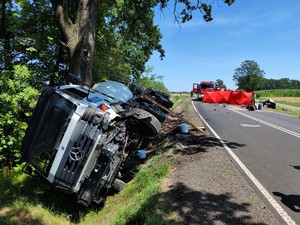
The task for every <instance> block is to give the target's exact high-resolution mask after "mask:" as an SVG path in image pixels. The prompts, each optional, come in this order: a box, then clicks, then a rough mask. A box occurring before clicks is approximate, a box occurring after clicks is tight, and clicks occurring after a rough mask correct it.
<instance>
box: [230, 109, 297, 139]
mask: <svg viewBox="0 0 300 225" xmlns="http://www.w3.org/2000/svg"><path fill="white" fill-rule="evenodd" d="M228 109H229V108H228ZM229 110H231V111H233V112H235V113H237V114H240V115H242V116H245V117H247V118H249V119H252V120H255V121H257V122H260V123H262V124H265V125H267V126H269V127H272V128H275V129H277V130H280V131H282V132H285V133H287V134H290V135H293V136H295V137H297V138H300V134H299V133H297V132H294V131H291V130H288V129H285V128H283V127H280V126H277V125H275V124H272V123H269V122H267V121H264V120H261V119H258V118H256V117H254V116H250V115H247V114H245V113H242V112H240V111H235V110H233V109H229Z"/></svg>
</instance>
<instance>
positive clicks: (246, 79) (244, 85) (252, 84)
mask: <svg viewBox="0 0 300 225" xmlns="http://www.w3.org/2000/svg"><path fill="white" fill-rule="evenodd" d="M264 74H265V72H264V71H263V70H262V69H260V67H259V65H258V64H257V62H255V61H254V60H245V61H244V62H242V63H241V66H240V67H238V68H236V69H235V72H234V75H233V80H234V81H235V83H236V85H237V86H238V89H241V90H245V91H255V90H259V89H260V86H261V85H262V83H263V79H264Z"/></svg>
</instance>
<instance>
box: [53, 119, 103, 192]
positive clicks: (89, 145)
mask: <svg viewBox="0 0 300 225" xmlns="http://www.w3.org/2000/svg"><path fill="white" fill-rule="evenodd" d="M85 123H86V126H85V128H84V130H83V131H82V132H81V134H80V135H79V137H78V138H77V140H76V141H69V143H68V146H67V148H66V151H65V153H64V156H63V158H62V161H61V163H60V166H59V167H58V170H57V172H56V176H55V180H54V184H55V185H56V186H58V187H60V188H62V189H67V190H72V189H73V188H74V186H75V185H76V183H77V181H78V178H79V176H80V174H81V173H82V170H83V168H84V166H85V164H86V162H87V159H88V158H89V156H90V154H93V157H92V160H91V161H92V162H89V165H88V168H87V169H86V171H84V173H85V175H86V176H88V175H89V173H90V172H91V170H92V169H93V168H94V166H95V164H96V161H97V156H96V155H97V154H96V152H95V151H97V148H95V145H96V143H95V142H96V140H97V137H98V136H99V135H100V130H99V129H97V126H94V125H93V124H88V123H87V122H85Z"/></svg>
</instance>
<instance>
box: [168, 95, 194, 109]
mask: <svg viewBox="0 0 300 225" xmlns="http://www.w3.org/2000/svg"><path fill="white" fill-rule="evenodd" d="M187 98H191V95H190V94H185V93H183V94H171V97H170V99H171V100H172V101H173V102H174V105H173V107H172V108H173V109H175V108H176V107H177V106H178V104H179V103H180V102H182V101H184V100H185V99H187Z"/></svg>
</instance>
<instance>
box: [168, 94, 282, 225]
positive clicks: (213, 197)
mask: <svg viewBox="0 0 300 225" xmlns="http://www.w3.org/2000/svg"><path fill="white" fill-rule="evenodd" d="M189 105H190V106H191V100H190V99H187V100H185V101H184V102H182V103H181V104H180V105H179V106H178V107H177V108H176V109H175V113H176V115H179V116H177V120H176V116H173V117H172V116H171V118H169V120H168V121H167V123H166V127H168V124H170V123H171V124H172V123H173V124H172V125H171V126H173V127H177V128H176V129H174V131H173V133H172V138H173V145H172V146H169V151H168V154H171V155H172V157H173V160H172V163H171V174H170V176H169V178H168V179H167V180H165V182H164V185H163V188H162V196H164V197H163V198H165V200H167V201H169V202H170V203H171V205H172V208H173V209H174V210H175V215H174V218H175V220H176V222H178V223H179V224H281V223H280V222H279V221H278V220H277V219H276V217H275V215H274V214H273V213H272V211H271V210H269V208H268V207H267V205H266V204H265V203H264V202H263V201H262V199H261V198H260V197H259V195H258V194H257V193H256V192H255V191H254V189H253V188H252V187H251V185H250V184H249V183H248V181H247V180H246V179H245V178H244V177H243V175H242V174H241V172H240V171H239V169H238V168H237V167H236V165H235V163H234V162H233V161H232V159H231V158H230V157H229V156H228V154H227V153H226V150H225V149H224V148H223V146H222V145H221V144H220V143H219V141H218V140H217V139H216V138H214V137H213V136H211V135H210V134H209V133H208V132H207V131H205V132H201V131H199V129H197V128H199V127H203V123H202V121H201V119H200V118H199V117H198V115H197V114H196V112H195V111H194V109H193V107H192V106H191V107H190V106H189ZM180 117H183V118H184V119H186V120H187V121H191V122H192V124H194V125H195V127H193V126H189V133H188V134H183V133H182V132H181V130H180V128H179V125H180V123H182V122H184V120H180ZM178 118H179V119H178ZM174 121H175V122H174ZM174 124H176V126H175V125H174Z"/></svg>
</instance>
